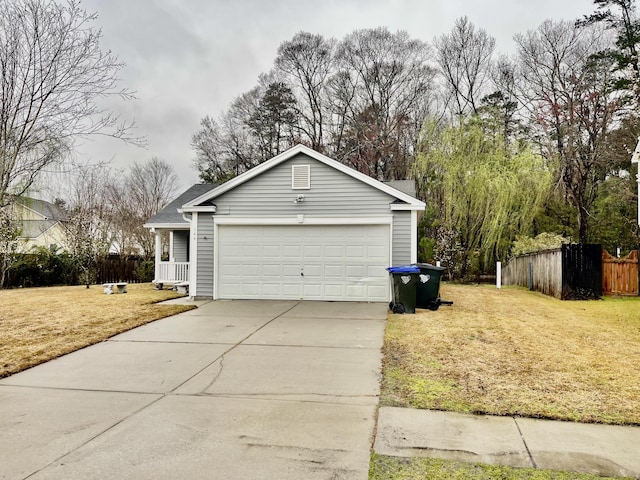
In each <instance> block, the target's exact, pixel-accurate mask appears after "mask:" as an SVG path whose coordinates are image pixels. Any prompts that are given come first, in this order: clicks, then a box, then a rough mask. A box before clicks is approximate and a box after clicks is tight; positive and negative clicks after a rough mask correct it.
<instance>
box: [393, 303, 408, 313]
mask: <svg viewBox="0 0 640 480" xmlns="http://www.w3.org/2000/svg"><path fill="white" fill-rule="evenodd" d="M391 311H392V312H393V313H404V312H405V310H404V305H403V304H401V303H396V304H394V305H393V308H392V309H391Z"/></svg>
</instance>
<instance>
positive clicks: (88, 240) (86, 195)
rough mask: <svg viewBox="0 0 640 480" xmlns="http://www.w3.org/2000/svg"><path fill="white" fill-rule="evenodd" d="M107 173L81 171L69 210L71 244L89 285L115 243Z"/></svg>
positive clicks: (68, 234)
mask: <svg viewBox="0 0 640 480" xmlns="http://www.w3.org/2000/svg"><path fill="white" fill-rule="evenodd" d="M108 183H109V182H108V181H105V174H104V172H100V171H98V170H96V169H87V170H83V171H82V172H80V173H79V175H78V177H77V178H76V179H75V181H74V185H73V187H72V194H71V195H72V197H71V199H70V201H69V207H68V210H67V221H66V222H64V225H65V228H66V230H67V245H68V247H69V251H70V253H71V255H72V257H73V258H74V259H75V261H76V262H77V264H78V267H79V268H80V271H81V272H82V277H83V278H82V279H83V280H84V284H85V285H86V287H87V288H89V285H90V284H91V283H92V281H93V275H94V273H95V272H94V270H95V266H96V264H97V262H98V260H99V259H100V258H101V257H103V256H105V255H107V254H108V253H109V247H110V246H111V244H112V243H113V237H112V232H113V229H112V227H111V225H110V220H111V215H110V214H109V208H110V205H109V202H108V199H107V196H106V185H108Z"/></svg>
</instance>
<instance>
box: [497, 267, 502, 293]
mask: <svg viewBox="0 0 640 480" xmlns="http://www.w3.org/2000/svg"><path fill="white" fill-rule="evenodd" d="M496 288H497V289H500V288H502V262H496Z"/></svg>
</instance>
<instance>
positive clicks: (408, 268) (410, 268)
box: [387, 265, 420, 273]
mask: <svg viewBox="0 0 640 480" xmlns="http://www.w3.org/2000/svg"><path fill="white" fill-rule="evenodd" d="M387 271H388V272H389V273H420V269H419V268H418V267H416V266H415V265H400V266H398V267H388V268H387Z"/></svg>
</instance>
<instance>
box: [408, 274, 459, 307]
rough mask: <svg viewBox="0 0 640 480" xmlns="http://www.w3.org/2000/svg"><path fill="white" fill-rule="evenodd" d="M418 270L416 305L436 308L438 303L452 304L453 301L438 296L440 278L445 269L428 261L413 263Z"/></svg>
mask: <svg viewBox="0 0 640 480" xmlns="http://www.w3.org/2000/svg"><path fill="white" fill-rule="evenodd" d="M414 266H415V267H417V268H418V269H419V270H420V273H419V274H418V282H417V285H416V307H418V308H427V309H429V310H437V309H438V308H439V307H440V305H452V304H453V302H450V301H446V300H442V299H441V298H440V278H441V277H442V273H443V272H444V271H445V270H446V269H445V268H444V267H437V266H435V265H431V264H430V263H416V264H414Z"/></svg>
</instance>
